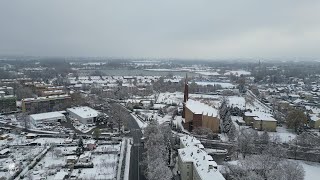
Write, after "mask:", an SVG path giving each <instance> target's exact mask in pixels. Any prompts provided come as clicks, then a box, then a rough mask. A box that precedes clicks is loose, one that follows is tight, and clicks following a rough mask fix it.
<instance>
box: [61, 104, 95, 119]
mask: <svg viewBox="0 0 320 180" xmlns="http://www.w3.org/2000/svg"><path fill="white" fill-rule="evenodd" d="M67 111H69V112H72V113H74V114H76V115H78V116H80V117H81V118H94V117H97V116H98V115H99V112H98V111H96V110H94V109H92V108H90V107H88V106H82V107H73V108H68V109H67Z"/></svg>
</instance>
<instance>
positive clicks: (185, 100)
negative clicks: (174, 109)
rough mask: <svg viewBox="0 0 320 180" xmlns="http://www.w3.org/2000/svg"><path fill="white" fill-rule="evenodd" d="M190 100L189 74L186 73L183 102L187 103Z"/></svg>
mask: <svg viewBox="0 0 320 180" xmlns="http://www.w3.org/2000/svg"><path fill="white" fill-rule="evenodd" d="M188 99H189V85H188V74H187V73H186V79H185V82H184V98H183V102H187V101H188Z"/></svg>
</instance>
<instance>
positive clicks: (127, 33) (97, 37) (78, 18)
mask: <svg viewBox="0 0 320 180" xmlns="http://www.w3.org/2000/svg"><path fill="white" fill-rule="evenodd" d="M319 18H320V2H318V1H299V0H290V1H289V0H284V1H278V0H270V1H256V0H243V1H216V0H197V1H194V0H174V1H172V0H161V1H155V0H153V1H152V0H135V1H129V0H128V1H124V0H113V1H111V0H110V1H107V0H105V1H104V0H67V1H66V0H48V1H43V0H28V1H18V0H10V1H9V0H7V1H1V2H0V24H1V26H0V54H17V55H40V56H107V57H155V58H161V57H175V58H230V57H240V58H246V57H250V58H251V57H265V58H269V57H297V56H299V57H302V56H305V57H319V55H320V52H319V51H318V50H317V47H318V46H319V45H320V33H319V32H320V31H319V30H320V24H319V23H318V20H319Z"/></svg>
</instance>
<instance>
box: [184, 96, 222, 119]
mask: <svg viewBox="0 0 320 180" xmlns="http://www.w3.org/2000/svg"><path fill="white" fill-rule="evenodd" d="M186 107H187V108H188V109H189V110H190V111H192V112H193V113H194V114H204V115H208V116H213V117H217V116H218V110H217V109H215V108H213V107H211V106H209V105H207V104H204V103H201V102H199V101H195V100H192V99H189V100H188V101H187V102H186Z"/></svg>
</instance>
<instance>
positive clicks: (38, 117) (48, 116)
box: [29, 112, 66, 126]
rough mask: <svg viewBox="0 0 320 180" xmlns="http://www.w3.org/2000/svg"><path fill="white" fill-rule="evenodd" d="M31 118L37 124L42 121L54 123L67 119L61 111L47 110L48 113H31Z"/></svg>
mask: <svg viewBox="0 0 320 180" xmlns="http://www.w3.org/2000/svg"><path fill="white" fill-rule="evenodd" d="M29 119H30V121H31V122H32V124H34V125H35V126H37V125H38V124H42V123H53V122H61V121H65V120H66V117H65V116H64V115H63V114H62V113H60V112H47V113H40V114H31V115H29Z"/></svg>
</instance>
